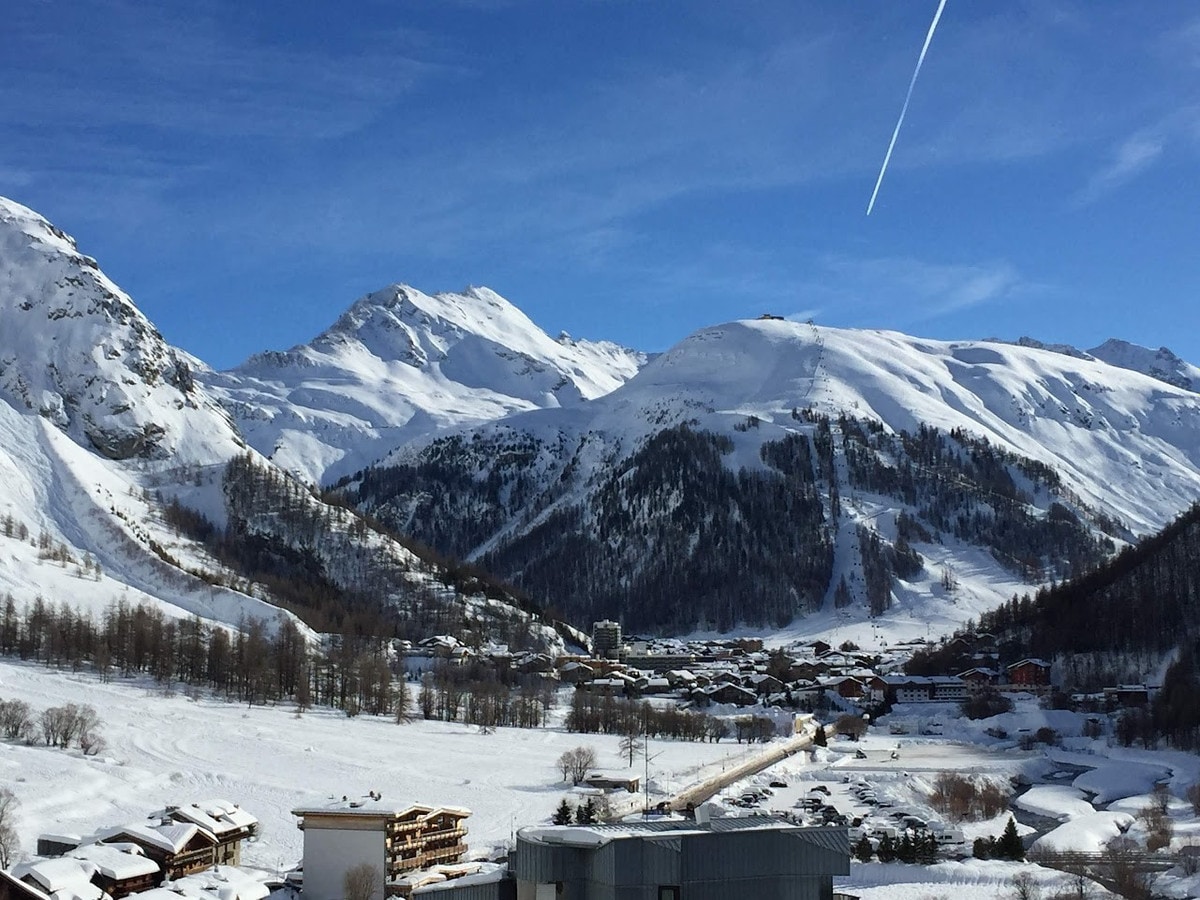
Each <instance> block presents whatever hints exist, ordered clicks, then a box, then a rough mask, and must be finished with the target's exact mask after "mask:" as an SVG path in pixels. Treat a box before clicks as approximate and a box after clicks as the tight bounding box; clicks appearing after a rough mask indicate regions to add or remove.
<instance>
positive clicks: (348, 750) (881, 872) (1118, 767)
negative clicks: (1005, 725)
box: [0, 659, 1200, 900]
mask: <svg viewBox="0 0 1200 900" xmlns="http://www.w3.org/2000/svg"><path fill="white" fill-rule="evenodd" d="M0 699H5V700H8V699H20V700H24V701H26V702H27V703H29V704H30V705H31V706H32V707H33V708H34V709H35V711H40V710H42V709H45V708H47V707H50V706H58V705H61V704H63V703H67V702H75V703H90V704H91V705H93V706H94V707H95V708H96V709H97V711H98V713H99V715H100V718H101V720H102V721H103V734H104V737H105V739H106V741H107V744H108V746H107V748H106V749H105V750H104V751H103V753H102V754H101V755H100V756H98V757H90V758H89V757H84V756H82V755H81V754H80V753H79V751H78V750H71V751H62V750H54V749H49V748H46V747H44V746H40V745H35V746H26V745H23V744H18V743H12V742H0V785H3V786H6V787H9V788H10V789H12V790H13V792H14V793H15V794H16V795H17V797H18V800H19V802H20V807H19V809H18V813H17V828H18V831H19V834H20V837H21V842H22V851H23V852H24V853H30V852H32V850H33V848H34V845H35V842H36V838H37V835H38V834H40V833H43V832H56V833H78V834H87V833H90V832H91V831H93V830H95V829H98V828H101V827H104V826H109V825H118V824H122V823H127V822H135V821H139V820H141V819H143V818H144V817H146V816H147V815H148V814H149V813H151V812H153V811H155V810H157V809H161V808H162V807H163V806H164V805H166V804H169V803H181V802H190V801H193V800H200V799H207V798H214V797H219V798H223V799H228V800H232V801H233V802H236V803H239V804H241V805H242V806H243V807H244V808H245V809H246V810H248V811H249V812H251V813H252V814H254V815H255V816H257V817H258V818H259V819H260V821H261V823H262V831H261V836H260V837H259V839H258V840H256V841H255V842H254V843H252V844H250V845H249V846H248V847H246V848H245V861H246V863H247V864H248V865H255V866H261V867H263V868H267V869H272V870H278V869H286V868H288V867H290V866H291V865H293V864H294V863H296V862H297V861H298V860H299V859H300V856H301V849H302V836H301V832H300V831H299V830H298V829H297V828H296V827H295V819H294V817H293V816H292V815H291V810H292V809H293V808H295V807H296V806H298V805H300V804H304V803H311V802H314V801H321V800H324V799H327V798H329V797H331V796H334V797H341V796H343V795H350V796H355V795H362V794H366V793H367V792H368V791H372V790H375V791H379V792H380V793H382V794H383V795H384V796H390V797H395V798H400V799H402V800H406V801H409V800H410V801H412V802H421V803H435V804H436V803H444V804H452V805H456V806H465V807H467V808H469V809H470V810H472V816H471V818H470V820H469V821H468V825H469V828H470V835H469V843H470V846H471V849H472V853H473V854H475V855H479V856H483V855H486V854H488V853H489V852H490V851H491V850H492V849H493V848H495V847H496V846H497V845H500V844H503V843H504V842H505V841H507V840H508V838H509V837H510V835H511V833H512V831H513V830H514V829H515V828H519V827H521V826H524V825H530V824H536V823H543V822H546V821H547V820H548V818H549V816H550V814H551V813H552V811H553V809H554V807H555V806H556V805H557V804H558V802H559V800H560V799H561V797H562V796H564V795H565V794H566V793H567V792H568V788H567V785H565V784H564V783H563V781H562V776H561V773H560V772H559V771H558V768H557V766H556V764H555V763H556V760H557V759H558V757H559V755H560V754H561V753H562V752H563V751H564V750H567V749H570V748H572V747H575V746H578V745H581V744H582V745H586V746H590V747H593V748H594V749H595V750H596V752H597V755H598V768H600V769H604V770H607V771H610V772H614V773H616V772H629V771H630V770H629V767H628V765H627V761H626V760H623V759H622V758H621V757H620V754H619V749H618V743H619V738H617V737H615V736H603V735H579V734H571V733H568V732H566V731H565V730H564V729H562V728H561V725H559V724H558V722H559V720H560V718H561V715H562V714H563V712H564V707H565V704H560V705H559V708H558V710H557V712H556V715H555V716H553V717H552V719H553V720H554V722H553V724H552V725H551V726H550V727H547V728H544V729H536V730H522V729H511V728H500V729H496V731H495V732H494V733H491V734H484V733H481V732H480V731H479V730H478V729H476V728H473V727H466V726H462V725H451V724H446V723H440V722H424V721H420V720H416V721H412V722H409V723H407V724H403V725H396V724H394V723H393V722H391V721H390V720H387V719H375V718H370V717H367V716H362V717H357V718H347V717H346V716H344V715H343V714H341V713H338V712H336V711H333V710H313V711H310V712H307V713H304V714H303V715H299V716H298V715H296V713H295V711H294V708H293V707H290V706H276V707H249V708H247V707H245V706H241V705H236V704H229V703H225V702H223V701H219V700H213V699H211V698H207V697H194V696H188V695H187V694H185V693H182V692H177V693H173V694H171V693H167V692H165V691H164V690H163V689H162V688H161V687H157V686H154V685H152V684H150V683H148V682H128V681H119V680H118V681H113V682H109V683H102V682H100V681H99V680H98V679H96V678H95V677H94V676H92V675H89V674H72V673H68V672H61V671H55V670H48V669H45V668H43V667H41V666H37V665H32V664H27V663H21V662H18V661H13V660H3V659H0ZM1007 715H1008V719H1009V721H1010V723H1011V724H1012V725H1014V726H1020V725H1021V723H1027V725H1026V726H1025V727H1027V726H1028V725H1034V724H1037V723H1039V722H1042V721H1044V715H1045V714H1044V712H1043V711H1041V710H1039V709H1038V708H1037V706H1036V703H1034V702H1033V701H1032V698H1027V699H1026V700H1024V701H1021V702H1019V703H1018V706H1017V709H1016V710H1015V711H1014V712H1013V713H1009V714H1007ZM1068 715H1069V714H1068ZM1055 722H1056V725H1057V726H1058V727H1059V728H1060V729H1061V730H1062V731H1063V733H1064V734H1065V735H1067V736H1066V737H1065V739H1064V744H1065V746H1064V747H1055V748H1041V747H1039V748H1038V749H1035V750H1031V751H1020V750H1016V749H1014V748H1013V747H1012V746H1011V744H1004V743H1002V742H997V741H994V740H991V739H989V738H987V737H986V736H985V735H983V733H982V727H983V723H972V722H969V721H966V720H958V721H953V720H951V721H950V722H949V723H948V731H949V732H950V733H948V734H947V735H945V736H944V737H929V736H925V737H917V736H909V735H903V736H897V735H891V734H888V733H887V730H886V724H885V725H883V726H876V727H875V728H873V729H872V732H871V733H870V734H868V735H867V736H866V737H865V738H864V740H863V741H862V742H861V743H859V744H854V743H851V742H847V741H843V740H839V741H835V742H833V745H832V746H831V747H830V748H828V749H819V750H817V751H815V753H814V754H811V755H810V754H803V753H802V754H798V755H796V756H792V757H790V758H788V759H785V760H783V761H781V762H780V763H778V764H776V765H775V766H773V767H772V768H771V769H769V770H767V771H765V772H763V773H760V774H759V775H756V776H754V777H752V778H751V779H748V780H746V781H744V782H739V783H736V784H734V785H731V786H730V787H729V788H727V789H726V790H725V791H724V794H725V795H727V796H738V795H740V794H741V793H743V792H744V791H745V790H747V789H748V788H750V787H755V786H757V787H762V786H765V785H766V784H767V783H768V782H769V781H772V780H773V781H777V782H778V781H784V782H786V784H787V787H777V788H776V789H775V793H774V795H773V796H772V797H770V798H769V799H768V801H767V802H765V803H764V806H765V807H767V808H768V809H781V810H793V809H794V807H795V803H796V801H797V800H798V799H799V798H801V797H803V796H805V795H806V794H807V793H808V791H809V790H810V789H811V788H812V787H814V786H815V785H824V786H825V787H826V788H827V789H828V790H829V800H830V802H831V803H833V804H834V805H836V806H837V808H838V809H839V810H841V811H843V812H845V813H847V814H848V815H850V816H852V817H853V816H862V817H864V818H867V819H868V822H875V823H877V824H879V823H883V822H884V821H885V817H886V816H887V815H888V814H890V812H892V811H894V810H896V809H900V808H903V809H906V810H909V811H911V812H914V813H916V814H919V815H923V816H925V817H927V819H928V820H929V821H931V822H932V821H935V820H936V819H937V818H938V815H937V814H936V813H935V812H934V811H933V810H932V809H931V808H930V807H929V806H928V795H929V792H930V790H931V789H932V785H933V781H934V778H935V777H936V774H937V773H939V772H943V771H956V772H961V773H966V774H969V775H970V776H971V777H972V778H982V779H990V780H993V781H995V782H996V783H998V784H1004V783H1007V782H1008V781H1009V779H1011V778H1012V777H1013V776H1014V775H1024V776H1025V777H1027V778H1032V780H1033V781H1035V782H1036V783H1035V784H1034V785H1033V786H1032V787H1031V788H1029V790H1028V791H1026V792H1025V793H1024V795H1023V796H1021V797H1020V798H1018V799H1017V801H1016V805H1017V806H1018V807H1021V808H1022V809H1024V810H1028V811H1029V812H1032V813H1034V814H1036V816H1038V817H1041V821H1042V824H1041V825H1039V826H1038V827H1039V832H1040V836H1035V835H1033V834H1032V831H1033V828H1031V827H1030V826H1029V825H1026V824H1023V825H1021V826H1020V829H1019V830H1020V831H1021V832H1022V833H1023V834H1027V835H1030V838H1034V837H1036V839H1037V842H1038V843H1040V844H1041V845H1042V846H1045V847H1048V848H1054V849H1070V850H1087V851H1094V850H1098V849H1099V848H1100V846H1101V844H1102V842H1103V840H1104V839H1106V838H1107V837H1111V836H1113V835H1115V834H1117V833H1118V824H1119V825H1120V826H1121V827H1122V828H1128V830H1129V835H1130V837H1133V838H1134V839H1136V840H1139V841H1140V840H1143V839H1144V837H1145V835H1144V833H1143V830H1142V826H1141V825H1140V824H1139V823H1138V821H1137V813H1138V811H1139V810H1141V809H1142V808H1143V807H1145V806H1146V805H1148V803H1149V802H1150V797H1149V793H1150V791H1151V790H1152V789H1153V786H1154V784H1155V783H1156V782H1159V781H1165V782H1166V783H1167V784H1168V785H1169V789H1170V793H1171V800H1170V816H1171V818H1172V820H1173V822H1174V825H1175V833H1176V837H1175V841H1174V842H1173V845H1172V846H1173V847H1174V848H1176V849H1178V847H1180V846H1182V845H1185V844H1189V843H1192V842H1193V841H1194V840H1197V839H1198V838H1200V821H1198V820H1197V817H1196V816H1194V815H1193V814H1192V813H1191V809H1190V806H1189V804H1187V803H1186V802H1185V801H1184V800H1183V799H1182V798H1183V795H1184V792H1185V791H1186V788H1187V787H1188V786H1189V785H1190V784H1192V783H1194V782H1195V781H1196V780H1197V779H1200V759H1198V758H1196V757H1193V756H1188V755H1186V754H1182V753H1173V752H1154V751H1146V750H1138V749H1135V748H1120V747H1109V746H1107V744H1106V743H1105V742H1104V741H1103V740H1090V739H1084V738H1079V737H1072V736H1070V734H1069V725H1070V722H1069V721H1068V719H1067V717H1066V716H1064V715H1063V714H1056V718H1055ZM859 747H861V748H862V749H863V751H864V752H865V754H866V757H867V758H866V759H865V760H864V759H859V758H857V757H856V755H855V752H854V751H855V750H857V749H858V748H859ZM760 749H761V747H760V746H758V745H755V746H753V747H750V746H747V745H739V744H736V743H733V744H731V743H729V742H724V743H721V744H692V743H684V742H677V741H652V743H651V747H650V756H651V762H650V781H651V790H652V792H654V793H659V792H664V793H665V792H675V791H678V790H680V789H682V788H683V787H685V786H687V785H689V784H692V783H694V782H697V781H700V780H702V779H703V778H705V777H707V776H710V775H714V774H716V773H719V772H720V771H721V770H722V769H724V768H727V767H732V766H733V765H735V764H737V763H739V762H741V761H743V760H745V759H746V758H748V756H749V755H750V754H753V753H757V752H758V751H759V750H760ZM892 751H896V752H897V754H898V758H896V759H893V758H892ZM814 756H815V758H814ZM642 767H643V763H642V761H641V760H640V759H639V760H637V761H635V763H634V766H633V770H632V774H637V775H641V774H642ZM860 780H864V781H867V782H869V783H870V784H871V786H872V788H873V789H874V790H875V791H876V792H877V793H878V795H879V796H880V797H881V798H885V799H886V800H887V801H889V802H890V803H891V807H890V808H873V807H871V806H869V805H868V804H866V803H864V802H863V801H861V800H859V799H858V798H857V797H856V796H855V795H854V793H853V787H854V784H855V783H856V782H858V781H860ZM1100 797H1104V798H1105V803H1106V804H1107V808H1097V806H1099V805H1100V804H1099V798H1100ZM1055 820H1057V821H1058V822H1059V823H1060V824H1058V825H1057V826H1055V825H1054V821H1055ZM1005 822H1007V813H1004V814H1001V815H999V816H997V817H996V818H994V819H992V820H989V821H987V822H978V823H959V827H961V828H962V831H963V832H964V835H965V838H966V841H967V843H966V844H964V845H960V848H959V853H960V854H961V855H962V856H963V857H964V858H963V859H961V860H949V861H946V862H942V863H939V864H938V865H935V866H932V867H921V866H916V865H904V864H901V863H890V864H880V863H878V862H872V863H869V864H866V865H863V864H860V863H858V862H854V863H853V865H852V872H851V874H850V875H849V876H848V877H847V878H844V879H840V880H839V882H838V884H839V887H840V889H843V890H846V891H849V892H851V893H854V894H858V895H859V896H861V897H862V898H863V900H883V898H889V900H891V898H896V900H936V898H940V897H953V898H955V900H983V898H1001V897H1010V896H1012V878H1013V876H1014V875H1015V874H1017V873H1019V872H1021V871H1023V870H1027V871H1029V872H1031V873H1032V874H1033V875H1034V877H1035V878H1036V879H1037V880H1038V882H1039V883H1040V884H1041V885H1042V886H1043V890H1044V893H1045V894H1047V895H1051V894H1053V893H1054V892H1055V891H1058V890H1062V889H1064V888H1065V887H1066V883H1065V877H1064V876H1061V875H1059V874H1057V873H1055V872H1053V871H1051V870H1048V869H1043V868H1040V867H1037V866H1033V865H1031V864H1016V863H1008V862H999V861H994V860H990V861H980V860H974V859H971V858H970V842H971V841H972V840H973V839H974V838H976V837H979V836H986V835H995V834H998V833H999V832H1000V831H1001V830H1003V827H1004V824H1005ZM1047 823H1048V824H1047ZM893 824H894V823H893ZM1188 883H1189V882H1186V881H1184V880H1181V879H1175V880H1174V882H1172V884H1173V886H1174V887H1173V888H1172V887H1171V886H1170V885H1168V883H1167V881H1166V880H1163V879H1160V887H1164V888H1168V889H1178V890H1176V895H1178V896H1185V895H1186V892H1187V890H1190V888H1188V887H1187V884H1188ZM1179 890H1182V891H1183V893H1179ZM1093 895H1094V896H1097V897H1099V896H1103V894H1102V893H1101V892H1100V891H1099V889H1096V890H1095V891H1094V892H1093Z"/></svg>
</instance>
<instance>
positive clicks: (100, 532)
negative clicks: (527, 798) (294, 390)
mask: <svg viewBox="0 0 1200 900" xmlns="http://www.w3.org/2000/svg"><path fill="white" fill-rule="evenodd" d="M0 322H3V327H2V328H0V558H3V559H4V564H3V565H0V598H3V597H5V595H8V594H11V595H12V596H13V598H14V599H15V601H16V602H17V603H24V602H30V601H32V600H33V599H34V598H35V597H38V596H41V597H44V598H45V599H47V600H49V601H51V602H52V603H58V602H59V601H65V602H67V603H68V604H70V605H72V606H75V607H77V608H83V609H85V610H89V611H91V612H93V613H95V614H96V615H97V616H99V615H102V614H103V613H104V612H105V611H106V610H107V609H108V608H109V607H110V606H112V605H114V604H117V603H118V602H123V603H125V604H138V603H144V604H146V605H148V606H150V607H153V608H155V609H158V610H161V611H162V612H163V613H164V615H166V616H168V617H169V618H179V617H184V616H188V615H198V616H200V617H202V618H204V619H206V620H209V621H211V622H216V623H223V624H226V625H237V624H238V623H239V622H240V621H243V620H244V619H247V618H251V617H253V618H258V619H262V620H266V621H283V620H284V619H293V618H294V617H293V616H291V614H289V613H284V612H283V611H282V610H281V609H279V608H278V607H277V606H276V605H275V604H276V603H277V602H278V601H279V600H280V597H281V594H280V591H281V588H280V585H285V586H286V585H287V584H289V583H290V584H292V585H293V587H292V588H291V595H290V596H289V597H288V598H287V599H288V601H289V603H290V604H291V606H292V608H295V609H304V608H305V604H306V600H305V597H304V595H303V591H304V590H307V589H309V588H311V587H314V586H315V587H316V588H318V589H319V590H322V591H324V595H323V597H322V602H324V603H328V602H329V598H330V597H336V596H343V597H345V598H346V599H347V600H348V601H351V600H353V601H356V602H358V604H359V606H360V607H362V606H363V605H364V604H363V598H364V597H369V598H370V603H373V604H374V606H375V608H376V609H383V610H384V611H385V614H386V615H395V616H397V617H399V618H400V619H401V620H404V618H405V617H406V616H408V617H411V616H412V615H414V614H415V613H414V612H413V611H414V610H418V609H419V610H420V611H421V614H422V615H430V614H431V611H432V612H434V613H439V614H443V617H444V618H450V619H452V620H453V621H455V622H457V623H459V624H460V625H461V623H463V622H464V621H467V620H471V621H475V622H479V623H482V624H481V625H480V627H481V629H484V630H486V629H488V628H492V627H496V628H501V629H509V630H512V629H515V628H520V629H523V630H524V631H525V632H526V633H528V631H529V629H530V628H532V629H533V630H535V631H537V630H539V629H541V631H542V632H544V634H542V638H543V639H545V640H549V641H552V642H553V641H555V640H557V639H556V638H555V637H554V636H553V633H552V632H550V630H549V629H542V626H540V625H538V624H537V623H534V622H533V621H532V618H531V617H530V616H529V615H528V614H527V613H525V612H523V611H521V610H518V609H515V608H513V607H512V606H511V605H509V604H508V603H507V602H506V600H507V599H508V598H506V596H505V595H504V594H503V592H502V591H499V590H497V589H496V588H495V587H494V586H493V587H490V588H488V590H487V593H488V594H489V595H490V596H485V595H484V590H483V586H481V585H478V584H477V585H475V586H473V587H471V588H470V589H469V590H468V591H464V590H462V589H461V588H462V587H463V586H464V584H465V582H464V580H463V579H461V578H457V579H456V577H455V576H453V575H452V574H451V573H448V572H447V571H446V570H445V569H444V567H442V566H441V565H440V564H439V563H436V562H430V561H427V560H425V559H423V558H421V557H420V556H418V555H417V554H416V553H414V552H413V551H412V550H411V549H409V548H406V547H404V546H402V545H401V544H400V543H399V542H397V541H396V540H394V539H393V538H392V537H390V536H388V535H384V534H381V533H379V532H377V531H373V530H371V529H370V528H369V527H368V526H367V525H366V524H365V523H364V522H363V521H362V520H361V519H360V518H359V517H358V516H357V515H355V514H354V513H353V512H351V511H349V510H345V509H340V508H335V507H330V506H328V505H326V504H324V503H322V502H321V501H320V500H318V499H317V498H316V497H315V496H313V495H312V493H311V492H310V491H309V490H308V489H307V488H306V487H304V486H302V485H300V484H298V483H296V482H295V481H294V480H293V479H291V478H290V476H288V475H286V474H285V473H284V472H282V471H281V470H279V469H278V468H276V467H275V466H274V465H273V464H272V463H271V462H270V461H268V460H266V459H265V458H263V457H262V456H261V455H259V454H257V453H256V452H255V451H254V450H253V449H251V448H249V447H248V446H247V443H246V442H245V441H244V440H243V438H242V436H241V434H240V433H239V431H238V429H237V427H236V425H235V424H234V422H233V420H232V419H231V418H230V416H229V414H228V413H227V412H226V410H225V409H224V407H222V406H221V404H220V403H218V402H217V401H216V400H215V399H213V397H212V396H211V395H210V394H209V393H208V392H207V390H206V389H205V388H204V386H203V384H201V383H200V382H199V381H197V380H195V379H194V378H193V377H192V371H193V368H194V367H196V366H197V365H198V363H197V361H194V360H190V358H189V357H187V355H186V354H184V353H182V352H181V351H177V350H175V349H174V348H172V347H170V346H169V345H168V344H167V343H166V342H165V341H164V340H163V338H162V336H161V335H160V334H159V333H158V331H157V330H156V329H155V328H154V327H153V325H151V324H150V322H149V321H148V320H147V319H146V317H145V316H144V315H143V314H142V313H141V312H140V311H139V310H138V309H137V307H136V306H135V305H134V304H133V302H132V300H130V298H129V297H128V296H127V295H126V294H124V293H123V292H122V291H121V289H120V288H119V287H117V286H116V285H115V284H114V283H113V282H112V281H111V280H109V279H108V278H107V277H106V276H105V275H104V274H103V272H101V271H100V269H99V267H98V265H97V263H96V261H95V260H93V259H91V258H90V257H88V256H84V255H83V254H82V253H80V252H79V250H78V248H77V247H76V245H75V242H74V241H73V240H72V239H71V238H70V237H68V236H67V235H66V234H64V233H63V232H62V231H60V230H59V229H58V228H56V227H55V226H53V225H51V224H50V223H49V222H48V221H46V220H45V219H44V218H42V217H41V216H39V215H38V214H36V213H34V212H33V211H31V210H29V209H27V208H25V207H23V206H21V205H20V204H17V203H14V202H12V201H9V200H5V199H2V198H0ZM180 504H182V506H180ZM214 533H224V534H226V536H227V539H226V540H224V541H223V542H217V541H213V540H208V539H205V538H202V535H208V537H212V535H213V534H214ZM246 546H249V547H250V550H248V551H247V550H244V549H239V548H244V547H246ZM264 560H266V561H267V562H266V563H264ZM285 564H286V565H285ZM288 565H290V566H292V567H293V568H295V569H298V571H297V573H296V574H294V575H290V576H289V574H288V571H287V566H288ZM281 566H283V567H282V568H281ZM263 576H265V577H266V578H267V579H269V580H271V583H272V585H273V587H272V588H271V590H270V591H268V590H267V589H266V588H264V587H263V586H262V582H261V581H260V578H261V577H263ZM81 579H82V580H84V581H86V582H94V583H92V584H88V585H87V586H86V587H83V588H81V586H80V585H79V583H78V582H79V581H80V580H81ZM289 579H290V581H289ZM256 582H257V583H256ZM296 585H298V586H299V587H296ZM368 605H369V604H368ZM451 610H453V612H450V611H451ZM310 612H311V610H310ZM310 618H311V616H310ZM539 634H541V632H539Z"/></svg>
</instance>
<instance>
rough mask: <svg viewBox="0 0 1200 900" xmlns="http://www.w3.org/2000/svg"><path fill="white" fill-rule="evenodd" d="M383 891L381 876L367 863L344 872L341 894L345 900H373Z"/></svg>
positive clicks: (377, 870)
mask: <svg viewBox="0 0 1200 900" xmlns="http://www.w3.org/2000/svg"><path fill="white" fill-rule="evenodd" d="M382 890H383V874H382V873H381V872H380V871H379V869H377V868H376V867H375V866H373V865H371V864H370V863H368V862H364V863H359V864H358V865H357V866H354V867H353V868H351V869H347V870H346V874H345V876H344V877H343V878H342V893H343V894H344V895H345V898H346V900H375V898H376V897H377V896H378V895H379V894H381V893H382Z"/></svg>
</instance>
